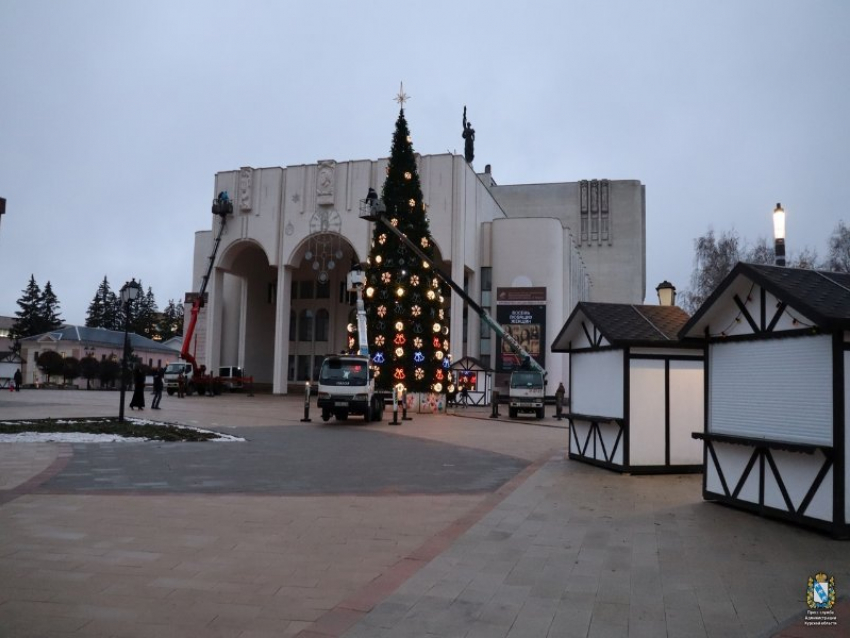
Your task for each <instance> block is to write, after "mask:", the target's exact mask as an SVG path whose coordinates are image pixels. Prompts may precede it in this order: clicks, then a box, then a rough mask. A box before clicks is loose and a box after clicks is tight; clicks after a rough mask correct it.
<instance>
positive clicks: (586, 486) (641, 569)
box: [0, 391, 850, 638]
mask: <svg viewBox="0 0 850 638" xmlns="http://www.w3.org/2000/svg"><path fill="white" fill-rule="evenodd" d="M116 402H117V393H102V392H84V391H79V392H58V391H55V392H43V391H31V392H21V393H18V394H15V395H12V397H0V418H2V419H12V418H21V417H24V416H29V417H33V418H35V417H41V416H82V415H92V416H94V415H102V414H112V413H113V412H115V404H116ZM302 416H303V404H302V402H301V400H300V399H299V398H286V397H271V396H257V397H247V396H243V395H232V396H225V397H216V398H203V397H201V398H199V397H194V398H189V399H184V400H177V399H176V398H174V399H171V398H168V397H166V398H165V399H164V401H163V410H162V411H161V413H159V414H157V417H160V418H162V419H163V420H169V421H174V422H182V423H187V424H194V425H200V426H203V427H210V428H212V429H220V430H222V431H226V432H228V433H231V434H236V435H239V436H242V437H244V438H245V439H246V442H244V443H192V444H183V443H181V444H173V443H171V444H165V443H115V444H73V445H69V444H45V443H38V444H33V443H30V444H19V443H16V444H0V635H2V636H27V637H29V636H32V637H39V638H41V637H52V636H66V637H67V636H86V637H101V636H103V637H106V636H115V637H131V636H132V637H136V636H146V637H147V636H168V637H170V636H179V637H196V636H197V637H200V636H214V637H215V636H234V637H241V638H252V637H253V638H262V637H267V636H268V637H271V636H301V637H302V638H308V637H311V636H313V637H315V636H324V637H329V636H347V637H349V638H365V637H367V636H368V637H370V638H371V637H376V636H377V637H381V636H385V637H390V636H392V637H393V638H395V637H399V636H401V637H404V636H411V637H413V636H463V637H469V638H474V637H476V636H482V637H483V636H486V637H491V636H496V637H498V636H506V637H509V638H518V637H522V636H535V637H536V636H542V637H546V636H550V637H552V638H555V637H560V636H565V637H570V636H651V637H655V636H671V637H673V636H683V637H690V636H724V637H726V636H771V635H779V634H781V635H783V636H819V637H827V636H841V635H848V634H850V610H849V609H848V608H847V603H846V598H845V597H846V596H847V587H848V586H850V544H848V543H847V542H840V541H834V540H831V539H829V538H827V537H824V536H821V535H817V534H813V533H811V532H808V531H805V530H802V529H798V528H794V527H790V526H788V525H785V524H782V523H777V522H774V521H770V520H765V519H760V518H758V517H755V516H752V515H750V514H747V513H743V512H738V511H735V510H732V509H728V508H725V507H721V506H718V505H714V504H710V503H704V502H703V501H702V499H701V495H700V486H701V477H700V476H622V475H618V474H613V473H610V472H607V471H604V470H600V469H597V468H592V467H589V466H586V465H582V464H579V463H575V462H571V461H568V460H565V459H564V447H565V445H566V434H567V431H566V429H565V428H564V427H563V423H558V422H557V421H555V420H554V419H551V418H547V419H546V420H545V421H544V422H542V423H538V422H535V421H522V422H508V421H501V420H493V419H488V418H487V416H488V413H487V412H486V411H485V410H483V409H477V410H476V409H468V410H462V409H461V410H457V411H456V413H454V414H448V415H446V414H439V415H415V414H414V415H412V416H413V417H414V419H413V421H408V422H404V424H403V425H402V426H400V427H393V426H390V425H388V424H387V422H386V421H384V422H383V423H380V424H369V425H365V424H362V422H357V421H355V420H354V419H352V421H351V425H349V426H338V425H333V424H327V425H326V424H323V423H322V422H321V421H320V420H318V418H317V417H316V415H314V418H316V421H315V422H314V423H312V424H304V423H301V422H300V418H301V417H302ZM332 423H333V422H332ZM818 571H825V572H827V573H829V574H830V575H832V576H834V577H835V582H836V588H837V590H838V595H839V598H844V599H845V600H844V601H842V602H840V603H839V606H838V610H837V617H838V623H839V624H838V626H837V627H805V626H803V625H802V622H801V620H800V618H801V616H802V614H803V613H804V612H805V610H806V603H805V593H806V592H805V588H806V580H807V579H808V577H809V576H812V575H814V574H815V573H817V572H818Z"/></svg>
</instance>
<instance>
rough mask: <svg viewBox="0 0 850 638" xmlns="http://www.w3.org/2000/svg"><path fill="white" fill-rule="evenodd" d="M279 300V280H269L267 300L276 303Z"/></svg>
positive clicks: (272, 303)
mask: <svg viewBox="0 0 850 638" xmlns="http://www.w3.org/2000/svg"><path fill="white" fill-rule="evenodd" d="M276 301H277V281H276V280H275V281H272V282H269V289H268V293H267V294H266V302H267V303H269V304H271V305H274V304H275V302H276Z"/></svg>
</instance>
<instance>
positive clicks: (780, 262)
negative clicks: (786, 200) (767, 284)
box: [773, 203, 785, 266]
mask: <svg viewBox="0 0 850 638" xmlns="http://www.w3.org/2000/svg"><path fill="white" fill-rule="evenodd" d="M773 239H774V241H775V244H774V254H775V255H776V265H777V266H784V265H785V209H784V208H782V204H779V203H777V204H776V208H775V209H774V210H773Z"/></svg>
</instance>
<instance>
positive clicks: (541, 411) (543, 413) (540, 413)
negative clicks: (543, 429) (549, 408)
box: [537, 408, 546, 419]
mask: <svg viewBox="0 0 850 638" xmlns="http://www.w3.org/2000/svg"><path fill="white" fill-rule="evenodd" d="M544 416H546V411H545V408H537V418H538V419H542V418H543V417H544Z"/></svg>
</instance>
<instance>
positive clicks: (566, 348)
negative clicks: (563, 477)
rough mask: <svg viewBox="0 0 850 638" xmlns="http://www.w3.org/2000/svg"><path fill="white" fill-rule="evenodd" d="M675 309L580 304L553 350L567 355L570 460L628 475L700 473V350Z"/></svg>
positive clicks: (683, 314) (685, 316)
mask: <svg viewBox="0 0 850 638" xmlns="http://www.w3.org/2000/svg"><path fill="white" fill-rule="evenodd" d="M688 318H689V316H688V314H687V313H686V312H685V311H684V310H682V309H681V308H678V307H677V306H638V305H630V304H613V303H589V302H581V303H579V304H578V305H577V306H576V307H575V309H574V310H573V312H572V314H571V315H570V317H569V318H568V319H567V322H566V324H565V325H564V327H563V329H562V330H561V332H560V334H559V335H558V336H557V337H556V338H555V341H554V342H553V344H552V351H553V352H567V353H569V354H570V364H569V370H570V375H569V397H570V408H569V413H568V414H567V415H566V416H567V418H568V419H569V421H570V435H569V458H570V459H573V460H577V461H583V462H585V463H590V464H593V465H598V466H600V467H604V468H607V469H610V470H615V471H619V472H631V473H662V472H699V471H701V470H702V446H701V445H700V444H699V442H698V441H695V440H694V439H693V437H692V436H691V435H692V433H693V432H694V431H697V430H702V426H703V421H702V419H703V386H704V383H703V348H702V344H701V343H699V342H697V343H695V344H694V343H691V344H688V343H683V342H682V341H680V340H679V338H678V335H677V333H678V332H679V330H680V329H681V328H682V327H683V326H684V325H685V323H686V322H687V320H688Z"/></svg>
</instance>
